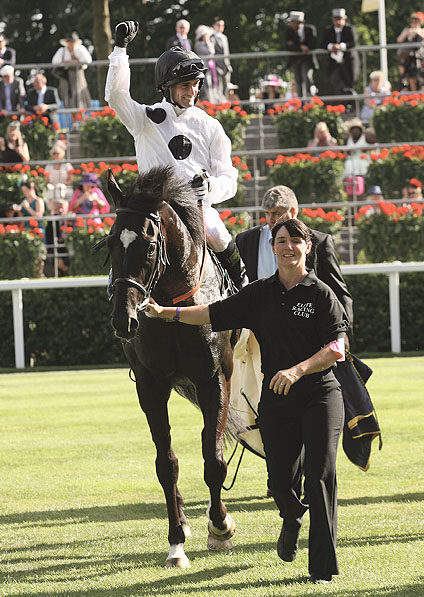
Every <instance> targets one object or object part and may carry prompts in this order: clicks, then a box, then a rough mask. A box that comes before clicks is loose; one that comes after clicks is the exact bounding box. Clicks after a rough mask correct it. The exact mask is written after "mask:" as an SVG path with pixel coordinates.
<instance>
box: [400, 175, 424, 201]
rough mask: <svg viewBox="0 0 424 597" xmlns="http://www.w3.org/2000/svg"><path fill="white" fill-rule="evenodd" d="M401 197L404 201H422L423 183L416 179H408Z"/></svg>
mask: <svg viewBox="0 0 424 597" xmlns="http://www.w3.org/2000/svg"><path fill="white" fill-rule="evenodd" d="M402 196H403V198H404V199H412V200H414V201H415V199H422V198H423V183H422V182H421V181H420V180H418V178H410V179H409V180H408V182H407V184H406V186H405V187H404V188H403V189H402Z"/></svg>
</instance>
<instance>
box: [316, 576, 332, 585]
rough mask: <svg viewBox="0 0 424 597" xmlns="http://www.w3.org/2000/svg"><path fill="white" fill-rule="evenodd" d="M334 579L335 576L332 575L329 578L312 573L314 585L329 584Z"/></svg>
mask: <svg viewBox="0 0 424 597" xmlns="http://www.w3.org/2000/svg"><path fill="white" fill-rule="evenodd" d="M332 580H333V578H332V577H331V576H330V577H327V578H318V577H316V576H314V575H313V574H311V582H313V583H314V585H328V584H330V582H331V581H332Z"/></svg>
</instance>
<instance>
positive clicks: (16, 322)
mask: <svg viewBox="0 0 424 597" xmlns="http://www.w3.org/2000/svg"><path fill="white" fill-rule="evenodd" d="M422 271H424V261H421V262H416V263H412V262H411V263H400V262H398V261H395V262H393V263H374V264H366V265H342V273H343V274H344V275H359V274H386V275H387V276H388V279H389V310H390V340H391V351H392V352H393V353H400V352H401V327H400V292H399V275H400V274H403V273H407V272H422ZM107 281H108V278H107V277H106V276H93V277H86V278H60V279H56V278H45V279H39V280H29V279H25V278H23V279H21V280H4V281H0V292H1V291H3V292H6V291H8V292H11V293H12V306H13V333H14V348H15V367H16V369H23V368H25V340H24V319H23V309H24V305H23V292H22V291H23V290H40V289H46V288H56V289H57V288H81V287H85V288H87V287H95V286H103V287H106V285H107ZM105 300H106V295H105Z"/></svg>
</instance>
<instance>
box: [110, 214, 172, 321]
mask: <svg viewBox="0 0 424 597" xmlns="http://www.w3.org/2000/svg"><path fill="white" fill-rule="evenodd" d="M120 213H130V214H135V215H138V216H143V217H145V218H146V219H149V220H152V221H153V222H154V223H155V224H156V226H157V228H158V237H157V241H156V261H155V264H154V267H153V268H152V273H151V275H150V278H149V280H148V282H147V284H146V286H143V285H142V284H140V282H137V280H133V279H132V278H116V279H115V280H114V281H113V288H114V289H115V288H116V286H118V285H122V284H124V285H126V286H128V287H131V288H135V289H136V290H138V291H139V292H140V294H141V295H142V296H143V300H142V302H141V303H138V304H137V307H136V310H137V311H143V310H144V309H145V308H146V306H147V305H148V303H149V298H150V294H151V292H152V290H153V288H154V287H155V285H156V283H157V281H158V280H159V278H160V277H161V275H162V274H163V272H164V271H165V269H166V266H167V265H168V264H169V261H168V255H167V253H166V243H165V237H164V235H163V231H162V222H161V218H160V215H159V214H158V213H149V214H148V215H147V214H146V213H144V212H142V211H138V210H136V209H132V208H130V207H118V209H117V210H116V214H117V215H118V214H120Z"/></svg>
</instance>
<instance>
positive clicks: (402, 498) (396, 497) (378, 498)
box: [337, 492, 424, 506]
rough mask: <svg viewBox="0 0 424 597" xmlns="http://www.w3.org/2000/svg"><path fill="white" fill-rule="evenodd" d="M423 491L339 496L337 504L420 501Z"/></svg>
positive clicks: (423, 498) (423, 497)
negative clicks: (351, 496)
mask: <svg viewBox="0 0 424 597" xmlns="http://www.w3.org/2000/svg"><path fill="white" fill-rule="evenodd" d="M423 500H424V492H420V493H395V494H393V495H375V496H362V497H357V498H340V499H338V500H337V501H338V504H339V506H355V505H356V504H357V505H358V506H360V505H366V504H380V503H383V502H421V501H423Z"/></svg>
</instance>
